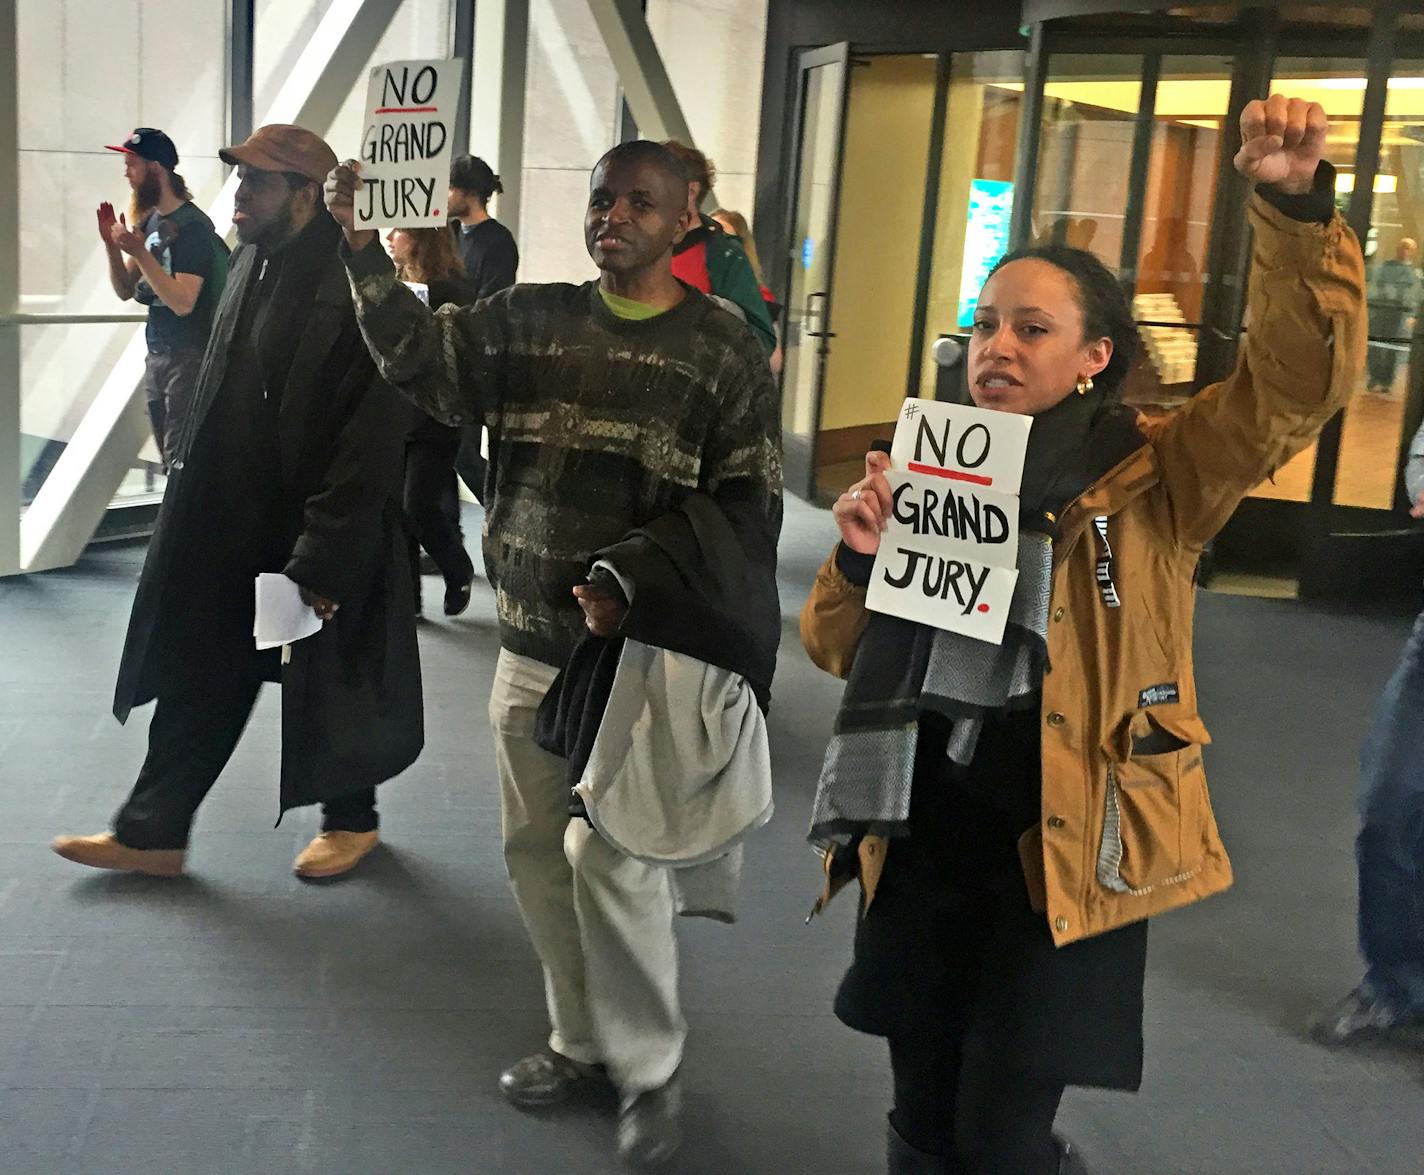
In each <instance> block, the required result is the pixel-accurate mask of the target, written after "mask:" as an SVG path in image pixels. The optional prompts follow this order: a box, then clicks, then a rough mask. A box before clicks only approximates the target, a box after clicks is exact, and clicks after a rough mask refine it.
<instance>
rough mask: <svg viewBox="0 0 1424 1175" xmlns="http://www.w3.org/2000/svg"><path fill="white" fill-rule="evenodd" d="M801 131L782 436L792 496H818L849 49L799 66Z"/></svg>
mask: <svg viewBox="0 0 1424 1175" xmlns="http://www.w3.org/2000/svg"><path fill="white" fill-rule="evenodd" d="M797 67H798V84H797V95H798V101H797V104H796V109H797V111H798V116H799V119H800V128H799V130H798V133H797V136H796V142H797V153H796V184H795V186H794V188H793V190H792V193H791V201H792V204H791V208H790V212H789V218H788V219H789V222H790V229H791V231H790V233H789V234H788V237H787V239H788V240H789V241H791V248H792V256H791V267H790V274H791V279H790V282H789V287H790V291H789V296H788V299H787V311H786V338H785V342H784V344H783V346H784V350H785V356H786V358H785V366H784V368H783V371H782V385H781V386H782V392H781V395H782V400H781V431H782V443H783V446H784V448H785V464H786V488H787V489H788V490H790V491H791V492H792V493H795V494H798V495H800V496H801V497H805V498H808V499H809V498H811V497H813V496H814V493H815V469H816V452H815V450H816V434H817V432H818V430H819V428H820V416H821V392H822V388H823V387H824V385H825V379H826V363H827V361H828V360H829V358H830V354H831V343H832V341H833V340H834V339H835V337H836V336H835V332H834V331H833V330H832V329H831V277H832V273H833V271H834V265H835V237H836V213H837V209H838V207H839V203H840V201H839V190H840V178H841V157H842V153H843V150H842V149H843V146H844V136H845V111H846V92H847V85H846V83H847V79H848V76H849V73H850V45H849V44H848V43H845V42H842V43H841V44H838V45H831V46H829V47H827V48H825V49H814V50H809V51H807V52H804V53H802V54H801V57H800V60H799V61H798V63H797Z"/></svg>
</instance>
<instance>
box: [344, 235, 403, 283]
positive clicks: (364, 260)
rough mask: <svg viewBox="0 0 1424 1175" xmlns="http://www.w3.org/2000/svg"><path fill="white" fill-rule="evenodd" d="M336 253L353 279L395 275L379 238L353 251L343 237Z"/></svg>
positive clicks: (392, 264) (393, 267) (391, 263)
mask: <svg viewBox="0 0 1424 1175" xmlns="http://www.w3.org/2000/svg"><path fill="white" fill-rule="evenodd" d="M336 251H337V254H338V255H339V256H340V258H341V260H342V263H343V264H344V265H345V266H346V269H347V272H348V273H350V274H351V275H352V276H353V277H375V276H377V275H378V274H386V273H395V271H396V267H395V264H394V263H393V262H392V261H391V258H390V254H389V253H387V252H386V250H385V248H384V247H383V246H382V245H381V239H380V237H376V238H375V239H374V240H373V241H371V242H370V244H368V245H366V246H365V247H364V248H362V249H357V250H353V249H352V248H351V246H350V245H349V244H347V243H346V238H345V236H343V237H342V238H341V243H340V244H339V245H338V246H337V247H336Z"/></svg>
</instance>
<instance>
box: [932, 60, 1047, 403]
mask: <svg viewBox="0 0 1424 1175" xmlns="http://www.w3.org/2000/svg"><path fill="white" fill-rule="evenodd" d="M1022 102H1023V54H1022V53H1019V52H1008V53H963V54H956V55H955V57H954V58H953V60H952V62H951V72H950V82H949V98H948V104H947V106H946V108H945V124H944V148H943V154H942V156H941V162H940V174H939V200H938V204H937V212H936V223H935V224H934V226H933V232H934V259H933V262H932V265H931V269H930V287H929V298H928V300H927V302H926V306H925V316H926V317H925V353H924V355H923V356H922V358H921V363H920V395H921V396H924V397H926V398H928V399H933V398H934V394H935V381H936V378H937V376H938V374H939V368H938V367H937V365H936V364H935V362H934V359H933V358H932V356H931V354H930V349H931V348H932V347H933V346H934V343H935V341H936V339H937V338H938V337H939V336H941V335H946V334H962V333H965V332H967V331H968V329H969V325H970V324H971V323H972V322H973V317H974V301H975V299H976V298H977V296H978V293H979V287H980V286H981V285H982V284H983V280H984V277H985V276H986V275H987V273H988V271H989V269H990V268H991V267H992V266H993V264H994V263H995V262H996V261H997V260H998V259H999V258H1000V257H1001V256H1003V254H1004V251H1005V249H1006V248H1007V247H1008V228H1009V224H1008V221H1009V214H1010V211H1011V210H1012V207H1013V194H1014V183H1013V180H1014V151H1015V149H1016V147H1017V145H1018V125H1019V109H1020V107H1021V105H1022Z"/></svg>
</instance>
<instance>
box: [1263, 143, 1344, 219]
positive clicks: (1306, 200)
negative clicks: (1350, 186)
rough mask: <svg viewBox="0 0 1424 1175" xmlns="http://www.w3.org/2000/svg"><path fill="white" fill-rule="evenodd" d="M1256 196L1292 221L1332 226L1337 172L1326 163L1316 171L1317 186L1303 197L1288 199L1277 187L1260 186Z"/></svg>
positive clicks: (1291, 196) (1323, 162) (1320, 164)
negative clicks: (1330, 224)
mask: <svg viewBox="0 0 1424 1175" xmlns="http://www.w3.org/2000/svg"><path fill="white" fill-rule="evenodd" d="M1256 194H1257V195H1258V196H1260V197H1261V199H1262V200H1264V201H1265V202H1266V203H1267V204H1269V205H1270V206H1271V207H1272V208H1274V209H1276V210H1277V211H1278V212H1280V213H1281V214H1282V215H1283V216H1287V217H1289V218H1290V219H1291V220H1296V221H1299V222H1300V223H1302V224H1329V223H1330V218H1331V217H1332V216H1334V215H1335V168H1334V166H1333V165H1332V164H1329V163H1326V162H1325V160H1323V159H1322V160H1321V161H1320V163H1319V165H1318V166H1317V167H1316V169H1315V183H1314V186H1313V187H1312V188H1311V189H1310V191H1308V192H1305V193H1304V194H1302V195H1299V196H1293V195H1287V194H1286V193H1285V192H1282V191H1281V190H1280V189H1279V188H1277V187H1276V186H1275V185H1274V184H1258V185H1257V186H1256Z"/></svg>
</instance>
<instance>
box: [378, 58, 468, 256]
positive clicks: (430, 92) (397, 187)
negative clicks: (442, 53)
mask: <svg viewBox="0 0 1424 1175" xmlns="http://www.w3.org/2000/svg"><path fill="white" fill-rule="evenodd" d="M463 65H464V63H463V62H462V61H459V60H453V61H392V62H389V63H387V64H386V65H378V66H376V68H375V69H373V70H372V71H371V80H370V83H369V84H368V86H367V89H366V130H365V133H364V134H363V135H362V136H361V187H360V189H358V191H357V192H356V227H357V228H438V227H440V226H441V225H443V224H444V223H445V217H446V210H445V195H446V193H447V192H448V191H449V190H450V155H451V145H452V144H451V137H452V136H451V127H452V126H453V125H454V121H455V107H456V96H457V94H458V92H459V86H460V76H461V71H462V67H463Z"/></svg>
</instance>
